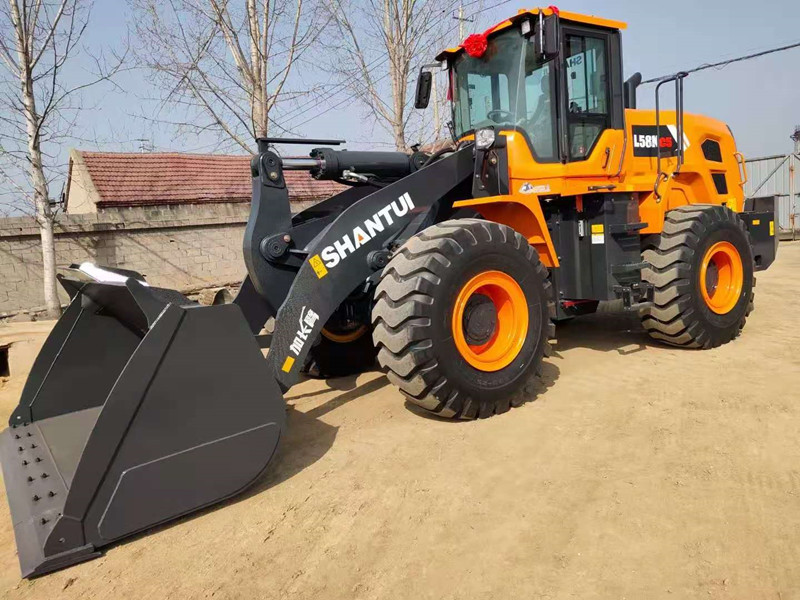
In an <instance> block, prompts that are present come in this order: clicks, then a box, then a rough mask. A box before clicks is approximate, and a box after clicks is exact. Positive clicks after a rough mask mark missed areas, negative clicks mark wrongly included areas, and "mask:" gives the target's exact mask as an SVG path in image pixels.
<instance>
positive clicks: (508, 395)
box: [372, 219, 555, 419]
mask: <svg viewBox="0 0 800 600" xmlns="http://www.w3.org/2000/svg"><path fill="white" fill-rule="evenodd" d="M547 275H548V274H547V269H546V268H545V267H544V266H543V265H542V263H541V262H540V261H539V257H538V255H537V253H536V251H535V249H534V248H533V247H531V246H530V245H529V244H528V242H527V241H526V240H525V238H523V237H522V236H521V235H520V234H519V233H517V232H515V231H514V230H513V229H511V228H510V227H507V226H505V225H500V224H498V223H492V222H488V221H482V220H478V219H458V220H452V221H445V222H444V223H440V224H438V225H434V226H432V227H430V228H428V229H426V230H425V231H423V232H421V233H419V234H417V235H416V236H414V237H412V238H411V239H409V240H408V241H407V242H406V243H405V244H404V245H403V246H402V247H401V248H400V249H399V250H398V251H397V253H396V254H395V255H394V256H393V257H392V260H391V261H390V262H389V264H388V265H387V266H386V268H385V269H384V271H383V274H382V278H381V282H380V284H379V285H378V287H377V289H376V294H375V297H376V303H375V307H374V308H373V311H372V322H373V327H374V329H373V340H374V342H375V345H376V346H377V347H378V349H379V351H378V361H379V362H380V364H381V365H382V366H383V367H384V368H385V369H386V370H387V372H388V377H389V379H390V380H391V381H392V382H393V383H394V384H395V385H397V386H398V387H399V388H400V390H401V391H402V392H403V393H404V394H405V395H406V396H407V397H408V399H409V400H410V401H411V402H413V403H414V404H417V405H418V406H421V407H423V408H425V409H427V410H429V411H431V412H433V413H435V414H437V415H439V416H443V417H458V418H465V419H473V418H478V417H489V416H491V415H493V414H497V413H502V412H505V411H507V410H508V409H509V408H510V407H511V406H518V405H519V404H522V403H523V402H524V401H525V400H527V399H529V398H531V397H532V396H533V395H534V394H535V386H533V385H531V384H532V383H533V382H532V378H533V377H534V376H535V375H536V374H537V372H539V371H540V369H541V364H542V359H543V357H544V356H546V355H549V354H550V344H549V340H550V339H551V338H552V337H553V336H554V333H555V326H554V325H553V323H552V321H551V319H552V318H553V317H554V316H555V305H554V303H553V301H552V299H551V297H550V296H551V290H552V285H551V284H550V282H549V281H548V279H547Z"/></svg>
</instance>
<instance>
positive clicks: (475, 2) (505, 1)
mask: <svg viewBox="0 0 800 600" xmlns="http://www.w3.org/2000/svg"><path fill="white" fill-rule="evenodd" d="M480 1H481V0H470V2H467V3H466V4H464V6H471V5H473V4H477V3H478V2H480ZM509 2H511V0H502V2H498V3H497V4H494V5H492V6H488V7H486V8H482V9H481V10H477V11H475V12H474V13H472V15H470V16H472V17H474V16H476V15H479V14H481V13H483V12H486V11H487V10H493V9H495V8H497V7H498V6H502V5H503V4H508V3H509ZM454 4H455V3H454ZM457 27H458V25H455V26H452V27H450V28H449V29H448V30H447V31H445V35H447V34H449V33H450V32H451V31H453V30H454V29H456V28H457ZM387 61H388V58H387V59H385V60H384V61H383V62H382V63H381V65H382V64H384V63H385V62H387ZM381 65H377V66H376V67H375V68H377V67H379V66H381ZM369 72H370V73H371V71H369ZM388 76H389V74H388V73H384V74H383V75H382V76H380V77H379V78H377V79H376V80H375V81H374V82H373V83H378V82H380V81H382V80H384V79H386V78H387V77H388ZM350 100H351V99H350V98H349V97H348V98H344V99H343V100H341V101H340V102H337V103H336V104H333V105H331V106H329V107H328V108H326V109H325V110H323V111H321V112H319V113H317V114H316V115H314V116H312V117H310V118H309V119H306V120H305V121H303V122H302V123H300V124H299V125H298V127H302V126H303V125H306V124H307V123H310V122H311V121H314V120H315V119H318V118H320V117H321V116H323V115H325V114H327V113H329V112H330V111H332V110H335V109H337V108H339V107H340V106H343V105H344V104H346V103H347V102H350ZM306 112H310V111H304V112H303V113H301V115H302V114H305V113H306ZM297 116H300V115H296V116H295V117H293V118H296V117H297Z"/></svg>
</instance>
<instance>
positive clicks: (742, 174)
mask: <svg viewBox="0 0 800 600" xmlns="http://www.w3.org/2000/svg"><path fill="white" fill-rule="evenodd" d="M733 155H734V156H735V157H736V162H738V163H739V179H741V181H740V183H739V185H740V186H742V187H744V184H746V183H747V181H748V177H747V161H746V160H745V159H744V154H742V153H741V152H735V153H734V154H733Z"/></svg>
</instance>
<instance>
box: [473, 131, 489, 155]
mask: <svg viewBox="0 0 800 600" xmlns="http://www.w3.org/2000/svg"><path fill="white" fill-rule="evenodd" d="M492 144H494V129H478V131H476V132H475V146H476V147H477V148H478V149H479V150H486V149H487V148H491V147H492Z"/></svg>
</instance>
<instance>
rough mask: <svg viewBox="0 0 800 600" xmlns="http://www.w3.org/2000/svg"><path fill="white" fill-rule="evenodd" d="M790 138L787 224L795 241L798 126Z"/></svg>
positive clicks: (799, 132)
mask: <svg viewBox="0 0 800 600" xmlns="http://www.w3.org/2000/svg"><path fill="white" fill-rule="evenodd" d="M791 138H792V141H794V150H793V151H792V154H790V155H789V198H790V199H791V204H790V205H789V208H790V209H791V214H790V215H789V223H791V226H792V240H796V239H797V229H796V228H795V216H796V215H797V194H796V193H795V185H794V161H795V160H797V157H798V155H800V125H797V126H796V127H795V128H794V133H793V134H792V135H791Z"/></svg>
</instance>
